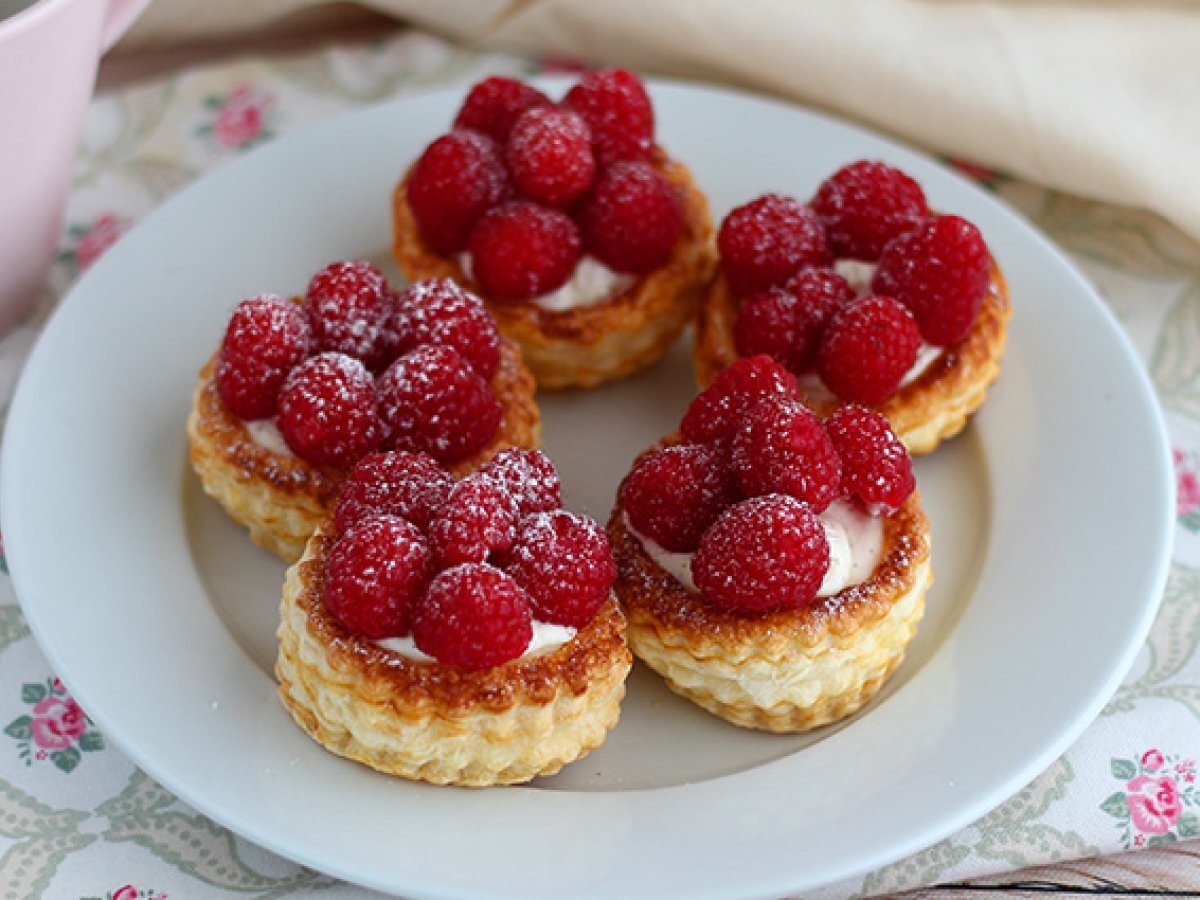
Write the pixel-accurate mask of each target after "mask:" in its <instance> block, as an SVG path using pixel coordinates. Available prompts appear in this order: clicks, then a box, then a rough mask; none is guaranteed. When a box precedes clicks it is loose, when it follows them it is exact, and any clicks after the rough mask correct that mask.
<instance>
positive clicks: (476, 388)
mask: <svg viewBox="0 0 1200 900" xmlns="http://www.w3.org/2000/svg"><path fill="white" fill-rule="evenodd" d="M378 390H379V406H380V410H381V412H382V414H383V420H384V425H385V427H386V429H387V432H388V443H389V446H390V447H391V448H392V449H394V450H418V451H421V452H423V453H428V454H429V455H430V456H432V457H433V458H434V459H436V460H437V461H438V462H440V463H444V464H449V463H454V462H458V461H459V460H460V459H465V458H466V457H468V456H471V455H472V454H474V453H477V452H479V451H480V450H482V449H483V448H484V447H486V446H487V444H488V442H489V441H490V440H491V439H492V437H493V436H494V435H495V434H496V429H497V428H499V427H500V419H501V417H502V416H503V411H502V409H501V408H500V401H499V400H497V399H496V395H495V394H494V393H492V389H491V388H490V387H488V385H487V382H486V381H484V380H483V379H482V378H480V377H479V374H478V373H477V372H475V370H474V369H472V368H471V367H470V365H469V364H468V363H467V361H466V360H465V359H463V358H462V357H461V356H460V355H459V354H458V351H456V350H454V349H452V348H450V347H438V346H435V345H433V344H425V345H424V346H422V347H418V348H417V349H416V350H413V351H411V352H409V353H406V354H404V355H403V356H401V357H400V358H399V359H397V360H396V361H395V362H394V363H392V364H391V366H390V367H389V368H388V370H387V371H386V372H384V373H383V375H381V376H380V378H379V385H378Z"/></svg>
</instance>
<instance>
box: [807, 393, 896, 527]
mask: <svg viewBox="0 0 1200 900" xmlns="http://www.w3.org/2000/svg"><path fill="white" fill-rule="evenodd" d="M825 428H826V430H827V431H828V432H829V439H830V440H831V441H832V442H833V446H834V448H835V449H836V450H837V453H838V456H839V457H840V458H841V461H842V494H843V495H844V496H847V497H857V498H858V499H859V500H861V501H862V503H863V505H864V506H866V507H867V509H868V510H870V511H871V513H872V514H874V515H891V514H892V513H894V512H895V511H896V510H898V509H899V508H900V507H901V506H902V505H903V504H904V501H905V500H907V499H908V497H909V495H910V494H911V493H912V492H913V491H914V490H915V489H916V487H917V482H916V479H915V478H914V477H913V470H912V460H911V459H910V458H909V455H908V451H907V450H905V449H904V445H903V444H902V443H900V439H899V438H898V437H896V433H895V432H894V431H892V426H891V425H889V424H888V420H887V419H885V418H884V417H883V416H881V415H880V414H879V413H877V412H875V411H873V410H870V409H864V408H863V407H861V406H843V407H842V408H841V409H839V410H838V411H837V412H835V413H834V414H833V415H832V416H830V417H829V420H828V421H827V422H826V423H825Z"/></svg>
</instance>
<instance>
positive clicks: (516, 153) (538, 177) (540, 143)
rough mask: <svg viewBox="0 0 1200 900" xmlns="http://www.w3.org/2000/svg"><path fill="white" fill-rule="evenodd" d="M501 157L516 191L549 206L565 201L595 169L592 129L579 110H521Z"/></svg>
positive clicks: (583, 186)
mask: <svg viewBox="0 0 1200 900" xmlns="http://www.w3.org/2000/svg"><path fill="white" fill-rule="evenodd" d="M504 161H505V162H506V163H507V164H508V174H509V175H510V176H512V180H513V184H515V185H516V187H517V190H519V191H520V192H521V193H522V194H524V195H525V196H527V197H529V198H531V199H533V200H538V201H541V202H542V203H549V204H550V205H551V206H566V205H567V204H568V203H570V202H571V201H572V200H574V199H575V198H576V197H578V196H580V195H581V194H582V193H583V192H584V191H586V190H587V189H588V186H589V185H591V183H592V177H593V176H594V175H595V174H596V157H595V156H593V155H592V132H591V130H590V129H589V128H588V127H587V123H586V122H585V121H583V117H582V116H580V115H579V113H576V112H572V111H571V110H569V109H562V108H561V107H540V106H537V107H534V108H532V109H527V110H526V111H525V112H523V113H522V114H521V118H519V119H517V122H516V124H515V125H513V129H512V133H511V134H509V136H508V144H507V146H506V147H505V148H504Z"/></svg>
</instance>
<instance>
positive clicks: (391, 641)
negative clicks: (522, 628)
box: [374, 619, 577, 662]
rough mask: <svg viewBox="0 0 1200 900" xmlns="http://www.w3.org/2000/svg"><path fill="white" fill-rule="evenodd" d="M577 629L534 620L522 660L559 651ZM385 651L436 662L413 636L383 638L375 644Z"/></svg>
mask: <svg viewBox="0 0 1200 900" xmlns="http://www.w3.org/2000/svg"><path fill="white" fill-rule="evenodd" d="M576 633H577V629H575V628H572V627H571V626H569V625H555V624H554V623H553V622H539V621H538V620H537V619H534V620H533V637H532V638H530V640H529V646H528V647H526V648H525V652H524V653H522V654H521V656H520V658H521V659H524V658H525V657H527V656H533V655H534V654H535V653H545V652H549V651H551V650H557V649H558V648H559V647H561V646H562V645H563V644H565V643H566V642H567V641H569V640H571V638H573V637H575V635H576ZM374 643H375V644H377V645H378V646H380V647H383V648H384V649H385V650H391V651H392V652H393V653H398V654H400V655H401V656H404V657H407V658H408V659H415V660H420V661H421V662H436V661H437V660H435V659H434V658H433V657H432V656H430V655H429V654H428V653H422V652H421V651H420V650H418V649H417V645H416V642H415V641H414V640H413V638H412V635H408V636H406V637H393V638H383V639H382V640H378V641H375V642H374Z"/></svg>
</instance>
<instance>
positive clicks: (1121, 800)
mask: <svg viewBox="0 0 1200 900" xmlns="http://www.w3.org/2000/svg"><path fill="white" fill-rule="evenodd" d="M1111 767H1112V774H1113V777H1114V778H1117V779H1118V780H1119V782H1120V783H1121V784H1122V789H1121V790H1118V791H1116V792H1114V793H1113V794H1111V795H1110V796H1109V797H1108V798H1107V799H1105V801H1104V802H1103V803H1101V804H1100V808H1101V809H1102V810H1104V812H1106V813H1108V814H1109V815H1110V816H1112V817H1113V818H1114V819H1116V820H1117V827H1118V828H1119V829H1121V832H1122V836H1123V838H1124V842H1125V846H1126V847H1157V846H1159V845H1161V844H1168V843H1173V842H1175V841H1178V840H1180V839H1181V838H1194V837H1200V815H1197V814H1196V812H1195V808H1196V807H1197V806H1200V795H1198V794H1197V792H1196V787H1195V785H1194V783H1193V781H1194V778H1195V767H1196V763H1195V760H1193V759H1190V758H1189V759H1185V760H1181V759H1180V756H1179V754H1173V753H1164V752H1163V751H1162V750H1159V749H1158V748H1157V747H1153V748H1151V749H1149V750H1146V751H1145V752H1144V753H1142V754H1141V756H1135V757H1133V758H1132V759H1113V760H1112V761H1111ZM1189 776H1191V777H1189Z"/></svg>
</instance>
